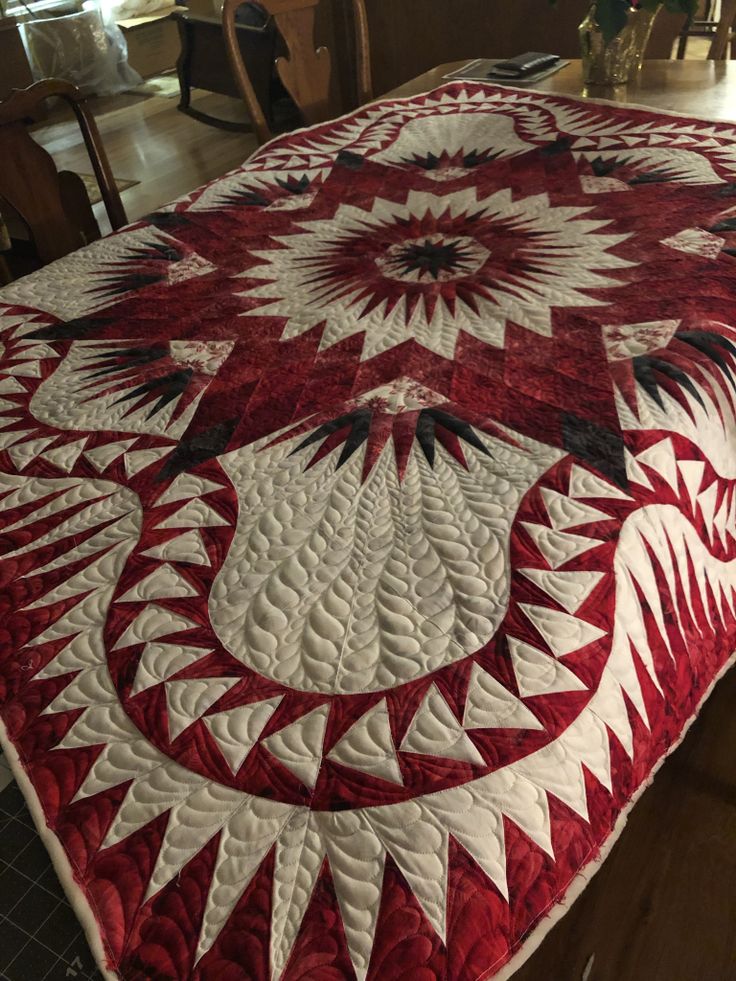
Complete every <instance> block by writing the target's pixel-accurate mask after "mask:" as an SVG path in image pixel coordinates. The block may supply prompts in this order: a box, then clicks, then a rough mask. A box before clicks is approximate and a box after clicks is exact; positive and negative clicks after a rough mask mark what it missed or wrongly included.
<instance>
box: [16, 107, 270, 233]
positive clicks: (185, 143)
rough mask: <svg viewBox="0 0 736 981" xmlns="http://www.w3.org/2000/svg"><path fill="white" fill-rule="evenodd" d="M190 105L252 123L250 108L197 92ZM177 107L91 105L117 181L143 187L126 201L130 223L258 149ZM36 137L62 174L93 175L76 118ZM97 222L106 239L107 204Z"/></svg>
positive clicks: (58, 120)
mask: <svg viewBox="0 0 736 981" xmlns="http://www.w3.org/2000/svg"><path fill="white" fill-rule="evenodd" d="M192 101H193V103H194V104H195V105H196V106H197V107H198V108H201V109H203V110H204V111H206V112H211V113H213V114H215V115H219V116H222V117H223V118H227V119H232V120H233V121H236V122H247V119H248V117H247V114H246V112H245V108H244V107H243V106H242V105H241V103H240V102H239V101H237V100H236V99H230V98H227V97H226V96H218V95H212V94H209V93H205V92H201V91H199V92H198V91H195V92H194V94H193V99H192ZM176 105H177V99H176V98H164V97H162V96H143V95H135V94H133V93H128V94H125V95H121V96H113V97H109V98H105V99H95V100H92V109H93V111H94V114H95V118H96V120H97V125H98V127H99V130H100V133H101V134H102V139H103V142H104V144H105V149H106V151H107V155H108V157H109V158H110V164H111V166H112V171H113V173H114V174H115V177H117V178H119V179H122V178H125V179H127V180H134V181H138V184H137V185H136V186H135V187H131V188H129V189H128V190H126V191H123V194H122V199H123V204H124V206H125V210H126V213H127V215H128V219H129V220H130V221H135V220H136V219H137V218H140V217H141V216H142V215H145V214H147V213H148V212H150V211H153V210H155V209H156V208H158V207H160V206H161V205H163V204H166V203H167V202H169V201H172V200H173V199H174V198H177V197H179V196H180V195H182V194H186V193H188V192H189V191H192V190H194V188H196V187H199V186H200V184H204V183H206V182H207V181H210V180H212V179H213V178H215V177H220V176H221V175H222V174H225V173H227V172H228V171H229V170H232V169H233V168H234V167H237V166H238V165H239V164H241V163H242V162H243V161H244V160H245V159H246V158H247V157H248V156H250V154H251V153H252V152H253V150H254V149H255V147H256V141H255V137H254V136H252V135H251V134H250V133H232V132H228V131H226V130H220V129H215V128H214V127H212V126H207V125H205V124H204V123H201V122H198V121H197V120H195V119H192V118H190V117H189V116H186V115H184V114H183V113H181V112H179V111H178V110H177V108H176ZM34 135H35V138H36V139H37V140H38V141H39V142H40V143H42V144H43V145H44V146H45V147H46V149H47V150H48V151H49V152H50V153H51V154H52V155H53V157H54V159H55V160H56V161H57V164H58V166H60V167H63V168H67V169H70V170H75V171H78V172H82V173H91V172H92V168H91V165H90V162H89V158H88V157H87V154H86V151H85V148H84V144H83V143H82V139H81V136H80V134H79V129H78V127H76V126H75V124H74V123H73V121H72V120H71V118H67V117H66V116H56V115H54V114H53V113H52V115H51V116H50V118H49V120H48V121H47V122H46V123H45V124H44V125H43V126H42V127H40V128H39V129H38V130H36V132H35V134H34ZM95 214H96V215H97V218H98V221H99V222H100V227H101V228H102V230H103V232H104V231H107V230H109V226H108V225H107V221H106V216H105V213H104V208H103V207H102V205H101V204H99V205H96V206H95Z"/></svg>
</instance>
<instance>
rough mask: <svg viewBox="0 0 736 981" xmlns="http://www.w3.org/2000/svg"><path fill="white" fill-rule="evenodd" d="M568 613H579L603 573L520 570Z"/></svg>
mask: <svg viewBox="0 0 736 981" xmlns="http://www.w3.org/2000/svg"><path fill="white" fill-rule="evenodd" d="M519 572H520V573H521V574H522V575H523V576H526V578H527V579H528V580H529V581H530V582H533V583H534V585H535V586H538V587H539V588H540V589H541V590H542V591H543V592H545V593H546V594H547V596H549V597H551V598H552V599H553V600H554V601H555V603H559V605H560V606H562V607H563V608H564V609H566V610H567V612H568V613H577V611H578V610H579V609H580V607H581V606H582V605H583V603H584V602H585V601H586V600H587V598H588V597H589V596H590V594H591V593H592V592H593V590H594V589H595V587H596V586H597V585H598V583H599V582H600V581H601V579H602V578H603V573H602V572H587V571H583V570H581V571H579V572H549V571H548V570H547V569H519Z"/></svg>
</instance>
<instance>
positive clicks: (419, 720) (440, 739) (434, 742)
mask: <svg viewBox="0 0 736 981" xmlns="http://www.w3.org/2000/svg"><path fill="white" fill-rule="evenodd" d="M400 749H401V751H402V753H420V754H421V755H422V756H439V757H441V758H444V759H449V760H463V761H464V762H466V763H472V764H474V765H475V766H485V760H484V759H483V757H482V756H481V754H480V753H479V751H478V748H477V747H476V746H475V744H474V743H473V742H472V741H471V740H470V739H469V737H468V734H467V733H466V732H465V730H464V729H463V727H462V726H461V725H460V723H459V722H458V721H457V719H456V718H455V716H454V715H453V713H452V709H451V708H450V706H449V705H448V704H447V702H446V701H445V699H444V698H443V697H442V693H441V692H440V690H439V688H438V687H437V685H435V684H432V685H431V686H430V688H429V690H428V691H427V694H426V695H425V696H424V698H423V699H422V703H421V705H420V706H419V708H418V709H417V712H416V715H415V716H414V718H413V719H412V720H411V724H410V725H409V728H408V729H407V732H406V735H405V736H404V739H403V742H402V743H401V746H400Z"/></svg>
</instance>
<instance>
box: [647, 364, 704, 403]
mask: <svg viewBox="0 0 736 981" xmlns="http://www.w3.org/2000/svg"><path fill="white" fill-rule="evenodd" d="M647 360H648V365H649V368H650V372H651V371H654V372H658V373H659V374H660V375H664V376H665V378H670V379H671V380H672V381H674V382H677V384H678V385H681V386H682V387H683V388H685V389H687V391H688V392H690V394H691V395H692V397H693V398H694V399H696V400H697V401H698V402H700V404H701V405H702V406H703V408H705V406H704V405H703V400H702V398H701V397H700V393H699V392H698V390H697V388H696V387H695V385H694V384H693V380H692V378H691V377H690V376H689V375H688V374H687V372H685V371H683V370H682V369H681V368H678V367H677V365H674V364H670V362H669V361H663V360H662V359H661V358H652V357H650V358H648V359H647ZM651 380H652V381H653V383H654V385H655V386H656V385H657V381H656V378H654V376H653V375H651ZM645 387H646V386H645ZM650 394H651V393H650ZM654 397H655V398H657V402H659V404H660V406H661V405H662V403H661V401H660V400H659V397H658V396H654Z"/></svg>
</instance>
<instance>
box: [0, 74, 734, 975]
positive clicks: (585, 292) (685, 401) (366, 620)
mask: <svg viewBox="0 0 736 981" xmlns="http://www.w3.org/2000/svg"><path fill="white" fill-rule="evenodd" d="M735 287H736V125H734V126H732V125H728V124H711V123H709V122H704V121H701V120H694V119H683V118H678V117H674V116H663V115H658V114H656V113H653V112H648V111H643V110H639V109H635V108H630V107H613V106H604V105H595V104H592V103H585V102H581V101H576V100H572V99H567V98H561V97H553V96H547V95H542V94H539V93H534V92H529V91H518V90H513V89H510V88H500V87H492V86H483V85H478V84H474V83H453V84H450V85H447V86H445V87H442V88H440V89H438V90H436V91H434V92H431V93H429V94H427V95H422V96H420V97H416V98H412V99H409V100H394V101H384V102H382V103H378V104H375V105H371V106H369V107H366V108H363V109H361V110H359V111H357V112H355V113H353V114H352V115H349V116H347V117H344V118H342V119H340V120H337V121H334V122H330V123H328V124H324V125H321V126H318V127H314V128H311V129H307V130H304V131H300V132H298V133H295V134H290V135H287V136H284V137H281V138H279V139H277V140H276V141H274V142H272V143H271V144H269V145H267V146H266V147H264V148H263V149H262V150H260V151H259V152H258V153H257V154H256V155H255V156H254V157H253V158H252V159H251V160H250V161H248V162H247V163H246V164H245V165H244V166H243V167H242V168H240V169H238V170H236V171H235V172H233V173H231V174H229V175H227V176H226V177H224V178H223V179H220V180H217V181H215V182H213V183H211V184H209V185H208V186H206V187H203V188H200V189H199V190H197V191H195V192H194V193H192V194H191V195H189V196H187V197H186V198H184V199H182V200H179V201H177V202H175V203H174V204H172V205H170V206H167V207H165V208H163V209H162V210H160V211H158V212H156V213H155V214H152V215H150V216H149V217H148V218H147V219H146V220H144V221H140V222H138V223H136V224H133V225H132V226H130V227H128V228H126V229H124V230H122V231H120V232H119V233H117V234H115V235H112V236H109V237H107V238H105V239H103V240H102V241H100V242H98V243H96V244H94V245H92V246H91V247H88V248H86V249H83V250H81V251H80V252H77V253H75V254H74V255H72V256H69V257H68V258H66V259H63V260H61V261H60V262H57V263H55V264H53V265H51V266H49V267H47V268H45V269H44V270H42V271H41V272H39V273H37V274H34V275H33V276H31V277H29V278H26V279H23V280H21V281H19V282H17V283H16V284H14V285H11V286H10V287H8V288H6V289H5V290H4V291H3V292H2V294H0V340H1V341H2V346H3V351H2V361H1V363H0V414H1V420H0V471H1V476H0V484H1V489H2V490H1V495H0V523H1V527H0V583H1V584H2V591H1V593H0V611H1V613H2V616H1V617H0V637H1V638H2V644H1V646H0V651H1V653H0V704H1V705H2V710H1V713H2V720H3V726H2V738H3V745H4V747H5V750H6V752H7V753H8V754H9V755H10V757H11V759H12V762H13V765H14V768H15V771H16V774H17V776H18V778H19V780H20V782H21V785H22V787H23V789H24V791H25V793H26V795H27V797H28V799H29V801H30V803H31V806H32V808H33V810H34V814H35V816H36V818H37V821H38V824H39V827H40V828H41V830H42V833H43V835H44V838H45V841H46V843H47V845H48V847H49V849H50V851H51V852H52V855H53V857H54V859H55V862H56V865H57V868H58V869H59V871H60V873H61V874H62V876H63V878H64V881H65V885H66V887H67V889H68V891H69V894H70V896H71V897H72V899H73V901H74V903H75V906H76V908H77V910H78V912H79V915H80V917H81V919H82V921H83V922H84V924H85V926H86V928H87V930H88V933H89V936H90V939H91V942H92V944H93V947H94V949H95V952H96V955H97V957H98V959H99V961H100V964H101V965H102V967H103V968H104V970H105V972H106V976H107V977H109V978H113V977H120V978H122V979H125V981H133V979H135V981H143V979H155V981H183V979H190V978H192V979H196V981H210V979H218V981H245V979H252V981H266V979H269V981H271V979H273V981H281V979H283V981H297V979H298V981H307V979H309V981H340V979H348V981H352V979H359V981H366V979H367V981H378V979H380V981H399V979H406V981H408V979H411V981H437V979H443V981H477V979H480V978H491V977H493V976H495V977H497V979H498V978H501V977H508V976H509V975H510V973H511V972H512V971H513V970H514V969H515V968H516V967H518V965H519V964H520V963H521V961H522V960H523V958H524V957H525V956H526V955H527V954H528V952H529V951H530V950H531V949H532V948H533V947H534V946H535V945H536V944H537V943H538V942H539V940H540V938H541V936H543V934H544V933H545V931H546V930H548V929H549V927H550V924H551V923H553V922H554V920H555V918H556V917H557V916H559V915H560V912H561V910H562V909H563V904H564V903H566V902H567V903H569V901H570V900H571V898H573V897H574V896H576V895H577V894H578V893H579V892H580V891H581V889H582V887H583V885H584V884H585V882H586V881H587V880H588V879H589V877H590V875H591V874H592V873H593V871H594V870H595V868H596V867H597V864H598V863H599V862H600V860H601V858H602V856H603V855H605V852H606V850H607V849H608V848H609V847H610V845H611V843H612V841H613V840H614V838H615V836H616V834H617V833H618V831H619V830H620V828H621V826H622V824H623V822H624V820H625V815H626V812H627V810H628V808H629V807H630V806H631V804H632V802H633V801H634V800H635V799H636V797H637V795H638V794H639V793H640V792H641V791H642V789H643V788H644V787H645V786H646V785H647V783H648V781H649V780H650V779H651V778H652V775H653V772H654V770H655V769H656V767H657V766H658V765H659V763H660V762H661V761H662V759H663V758H664V757H665V756H666V754H667V753H668V752H669V751H670V750H671V749H672V748H673V747H674V746H676V745H677V743H678V741H679V740H680V739H681V737H682V735H683V733H684V731H685V729H686V727H687V725H688V723H689V722H690V721H691V720H692V718H693V717H694V716H695V714H696V712H697V710H698V707H699V705H700V704H701V702H702V701H703V700H704V698H705V697H706V696H707V694H708V692H709V690H710V688H711V687H712V685H713V684H714V682H715V680H716V679H717V677H718V676H719V675H720V674H721V673H722V671H723V670H724V669H725V668H726V666H727V665H728V664H729V662H730V658H731V652H732V651H733V649H734V648H735V647H736V615H735V614H734V587H735V586H736V486H735V483H734V478H736V452H734V450H735V446H734V433H735V432H736V418H735V415H736V378H735V377H734V374H735V372H736V359H735V355H736V331H735V330H734V325H733V323H732V321H733V318H734V314H733V311H734V289H735ZM683 888H685V885H684V884H683ZM581 901H583V902H584V899H583V900H581Z"/></svg>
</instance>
